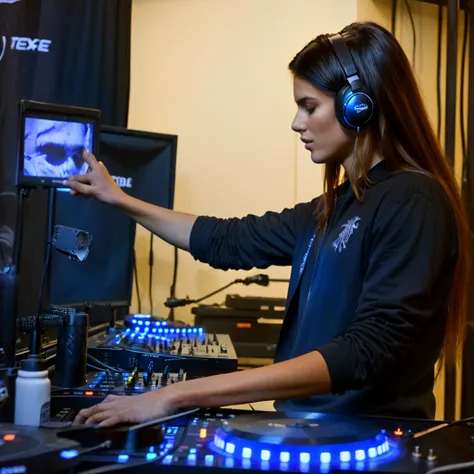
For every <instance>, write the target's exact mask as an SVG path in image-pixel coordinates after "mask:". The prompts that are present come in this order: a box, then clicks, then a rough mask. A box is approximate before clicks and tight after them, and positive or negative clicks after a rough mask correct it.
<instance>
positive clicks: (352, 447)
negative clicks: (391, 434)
mask: <svg viewBox="0 0 474 474" xmlns="http://www.w3.org/2000/svg"><path fill="white" fill-rule="evenodd" d="M211 449H213V450H214V451H216V452H218V453H220V454H224V455H226V456H232V457H233V458H234V459H241V460H242V461H245V460H247V461H249V462H258V463H260V462H271V463H280V464H289V463H291V464H298V465H300V467H301V466H305V465H306V466H308V465H310V464H318V465H322V466H323V467H324V466H327V467H329V466H331V465H334V464H337V465H340V466H343V467H344V466H345V465H347V464H352V463H356V464H357V465H360V463H362V464H364V463H366V462H368V463H372V462H374V461H377V462H379V461H382V460H384V461H386V460H388V459H393V458H394V457H396V456H397V455H398V450H397V449H396V447H395V446H392V445H391V444H389V441H388V438H387V437H386V435H385V433H384V432H380V433H379V434H378V435H377V436H376V437H375V438H372V439H368V440H364V441H357V442H353V443H344V444H330V445H304V444H303V445H285V444H275V443H271V442H265V440H246V439H241V438H238V437H235V436H233V435H231V434H229V433H226V432H225V431H223V430H221V429H218V430H217V432H216V434H215V436H214V442H213V443H212V444H211Z"/></svg>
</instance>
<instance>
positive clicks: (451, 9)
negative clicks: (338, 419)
mask: <svg viewBox="0 0 474 474" xmlns="http://www.w3.org/2000/svg"><path fill="white" fill-rule="evenodd" d="M458 9H459V0H448V36H447V48H446V130H445V138H444V148H445V153H446V158H447V160H448V162H449V164H450V165H451V166H452V167H454V152H455V142H456V94H457V72H458V61H457V58H458ZM455 416H456V366H455V365H454V364H448V363H446V367H445V384H444V418H445V419H446V420H450V421H451V420H454V419H455Z"/></svg>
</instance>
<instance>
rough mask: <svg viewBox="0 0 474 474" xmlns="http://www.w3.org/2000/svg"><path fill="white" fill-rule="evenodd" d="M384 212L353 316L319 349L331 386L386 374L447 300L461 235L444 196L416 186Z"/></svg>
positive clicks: (347, 386) (368, 381)
mask: <svg viewBox="0 0 474 474" xmlns="http://www.w3.org/2000/svg"><path fill="white" fill-rule="evenodd" d="M384 213H385V215H384V217H383V219H382V220H381V222H380V223H379V224H376V225H374V230H373V233H372V241H371V242H372V245H371V252H370V259H369V265H368V269H367V272H366V275H365V278H364V282H363V290H362V294H361V297H360V300H359V306H358V310H357V314H356V318H355V322H354V324H353V325H352V327H351V328H350V329H349V330H348V331H347V332H346V333H345V334H343V335H341V336H340V337H338V338H336V339H334V340H333V341H331V342H330V343H329V344H327V345H325V346H323V347H321V348H318V349H317V350H318V351H319V352H320V353H321V354H322V356H323V357H324V359H325V361H326V364H327V366H328V369H329V373H330V377H331V382H332V391H333V393H339V394H341V393H344V392H345V391H347V390H357V389H361V388H363V387H365V386H369V385H373V384H376V383H377V382H378V381H381V380H383V378H384V377H386V375H387V373H388V371H390V370H391V369H393V368H394V367H395V366H396V365H397V364H399V363H402V362H404V361H405V360H406V357H407V354H408V353H409V352H410V351H411V350H413V348H414V344H415V338H416V337H417V335H418V334H419V332H420V330H421V329H422V327H423V325H426V323H427V322H428V320H429V319H430V317H431V316H432V315H433V314H435V313H436V312H437V311H439V310H440V308H441V309H442V306H441V305H445V304H446V295H447V292H448V291H449V289H450V285H451V276H452V269H453V265H454V263H455V259H456V255H457V251H456V248H457V243H456V242H457V239H456V230H455V227H453V226H454V223H453V219H452V217H451V216H450V215H449V211H448V205H447V203H446V201H445V199H444V198H443V199H440V198H439V197H438V198H436V197H435V199H433V198H432V196H426V195H424V194H420V193H414V194H413V195H410V196H409V197H408V198H404V199H402V200H401V201H399V202H398V203H396V204H395V205H393V206H390V209H386V210H385V209H384Z"/></svg>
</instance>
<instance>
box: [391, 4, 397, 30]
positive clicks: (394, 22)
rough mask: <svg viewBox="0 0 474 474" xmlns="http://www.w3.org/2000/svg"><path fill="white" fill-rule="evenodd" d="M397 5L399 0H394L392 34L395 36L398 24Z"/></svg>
mask: <svg viewBox="0 0 474 474" xmlns="http://www.w3.org/2000/svg"><path fill="white" fill-rule="evenodd" d="M397 7H398V1H397V0H392V35H394V36H395V28H396V26H397Z"/></svg>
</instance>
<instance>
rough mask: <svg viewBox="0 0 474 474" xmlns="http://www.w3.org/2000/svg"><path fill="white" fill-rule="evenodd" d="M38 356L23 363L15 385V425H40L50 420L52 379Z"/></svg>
mask: <svg viewBox="0 0 474 474" xmlns="http://www.w3.org/2000/svg"><path fill="white" fill-rule="evenodd" d="M48 375H49V373H48V371H47V370H45V368H44V366H43V364H42V363H41V360H38V358H37V356H36V357H35V356H33V357H31V356H30V357H28V358H27V359H26V360H23V361H22V363H21V368H20V369H19V370H18V376H17V378H16V385H15V425H29V426H40V425H43V424H45V423H47V422H48V421H49V417H50V402H51V381H50V380H49V376H48Z"/></svg>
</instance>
